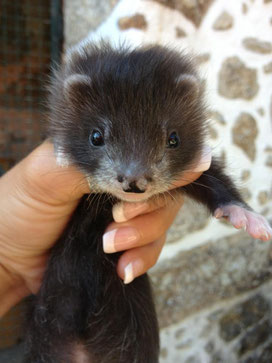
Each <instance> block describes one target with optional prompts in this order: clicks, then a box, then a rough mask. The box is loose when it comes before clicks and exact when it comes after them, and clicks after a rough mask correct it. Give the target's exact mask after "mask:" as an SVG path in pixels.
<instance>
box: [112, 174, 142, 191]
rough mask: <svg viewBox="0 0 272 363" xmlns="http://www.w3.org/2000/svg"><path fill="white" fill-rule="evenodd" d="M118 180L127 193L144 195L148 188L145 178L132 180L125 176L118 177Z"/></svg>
mask: <svg viewBox="0 0 272 363" xmlns="http://www.w3.org/2000/svg"><path fill="white" fill-rule="evenodd" d="M117 180H118V181H119V183H120V184H121V186H122V189H123V191H124V192H126V193H144V192H145V191H146V188H147V180H146V178H144V177H141V178H139V179H132V178H129V177H125V176H123V175H118V176H117Z"/></svg>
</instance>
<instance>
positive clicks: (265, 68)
mask: <svg viewBox="0 0 272 363" xmlns="http://www.w3.org/2000/svg"><path fill="white" fill-rule="evenodd" d="M263 71H264V73H272V62H269V63H267V64H266V65H265V66H263Z"/></svg>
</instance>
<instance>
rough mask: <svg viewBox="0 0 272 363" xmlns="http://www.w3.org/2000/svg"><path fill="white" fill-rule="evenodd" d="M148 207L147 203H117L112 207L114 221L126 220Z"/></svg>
mask: <svg viewBox="0 0 272 363" xmlns="http://www.w3.org/2000/svg"><path fill="white" fill-rule="evenodd" d="M147 209H148V203H145V202H144V203H117V204H115V205H114V206H113V208H112V214H113V219H114V220H115V222H126V221H128V220H129V219H132V218H134V217H136V216H137V215H139V214H141V213H143V212H144V211H146V210H147Z"/></svg>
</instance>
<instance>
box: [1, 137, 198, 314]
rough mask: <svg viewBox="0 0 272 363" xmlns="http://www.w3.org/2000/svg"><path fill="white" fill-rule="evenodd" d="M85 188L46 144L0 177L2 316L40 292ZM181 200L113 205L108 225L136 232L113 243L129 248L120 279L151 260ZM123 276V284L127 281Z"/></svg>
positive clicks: (120, 267)
mask: <svg viewBox="0 0 272 363" xmlns="http://www.w3.org/2000/svg"><path fill="white" fill-rule="evenodd" d="M200 174H201V173H199V172H195V173H193V174H190V173H189V174H188V175H186V176H185V175H184V176H183V179H186V183H188V182H190V181H193V180H194V179H196V178H198V177H199V175H200ZM186 183H185V182H180V183H177V184H176V185H175V186H178V185H184V184H186ZM88 192H90V191H89V187H88V185H87V182H86V179H85V177H84V176H83V175H82V174H81V173H80V172H79V171H78V170H77V169H76V168H75V167H73V166H71V165H70V166H68V167H66V168H62V167H60V166H59V165H57V163H56V159H55V156H54V150H53V146H52V144H50V143H49V142H45V143H43V144H42V145H41V146H39V147H38V148H37V149H35V150H34V151H33V152H32V153H31V154H30V155H29V156H28V157H26V158H25V159H24V160H22V161H21V162H20V163H19V164H18V165H16V166H15V167H14V168H13V169H11V170H10V171H9V172H8V173H6V174H5V175H4V176H3V177H2V178H1V179H0V200H1V202H0V220H1V229H0V278H1V282H2V284H1V287H0V301H1V304H0V315H1V314H3V313H4V312H6V311H7V310H8V309H9V308H10V307H11V306H12V305H14V304H16V303H17V302H18V301H19V300H20V299H21V298H23V297H25V296H27V295H29V294H30V293H36V292H37V291H38V289H39V287H40V284H41V279H42V276H43V273H44V269H45V267H46V262H47V259H48V255H49V250H50V248H51V247H52V246H53V244H54V243H55V241H56V240H57V239H58V237H59V236H60V234H61V233H62V231H63V229H64V228H65V226H66V224H67V222H68V220H69V219H70V217H71V215H72V213H73V211H74V209H75V208H76V206H77V203H78V201H79V199H80V198H81V197H82V195H83V194H85V193H88ZM166 202H167V203H166ZM181 204H182V199H181V197H175V202H173V200H172V199H170V198H169V197H167V196H166V197H165V199H158V200H157V202H154V201H151V202H148V204H147V205H146V209H142V211H141V208H142V207H141V208H139V205H138V209H137V205H134V206H132V205H129V203H125V204H121V205H119V206H116V207H115V208H114V210H113V215H114V219H115V221H116V222H114V223H113V224H111V225H110V226H109V229H111V230H112V229H116V228H117V229H118V230H120V229H122V228H123V227H129V228H134V229H135V230H137V231H138V233H139V238H138V240H137V241H134V243H131V241H129V240H127V243H125V244H123V245H122V246H120V245H119V246H117V247H116V248H117V249H118V250H126V249H128V251H126V252H124V254H123V255H122V256H121V258H120V261H119V263H118V274H119V275H120V277H121V278H125V275H127V276H128V272H126V274H125V268H127V266H131V267H133V268H132V269H131V267H129V269H130V270H131V272H132V276H133V277H136V276H138V275H139V274H141V273H144V272H145V271H146V270H147V269H148V268H149V267H150V266H151V265H152V264H154V263H155V261H156V259H157V258H158V255H159V252H160V250H161V248H162V245H163V242H164V238H165V237H164V235H165V232H166V229H167V228H168V227H169V226H170V224H171V223H172V221H173V219H174V217H175V215H176V213H177V211H178V209H179V208H180V206H181ZM118 218H119V219H118ZM120 218H121V220H120ZM122 218H123V220H122ZM118 221H119V223H118ZM120 222H121V223H120ZM109 229H108V230H107V232H108V231H109ZM104 240H105V238H104ZM148 256H149V257H148ZM134 261H135V263H134ZM130 263H132V265H129V264H130ZM140 264H141V266H140ZM136 266H138V267H137V268H135V267H136ZM134 270H135V271H134ZM126 271H128V268H127V270H126ZM130 275H131V273H130ZM127 276H126V282H129V281H128V277H127ZM130 279H131V278H130Z"/></svg>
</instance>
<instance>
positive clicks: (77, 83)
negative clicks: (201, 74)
mask: <svg viewBox="0 0 272 363" xmlns="http://www.w3.org/2000/svg"><path fill="white" fill-rule="evenodd" d="M49 106H50V110H51V114H50V127H49V136H50V137H51V139H52V140H53V142H54V144H55V147H56V150H57V153H58V157H60V159H61V160H62V161H63V160H64V161H65V162H66V161H68V162H69V163H72V164H74V165H76V166H77V167H78V168H79V169H80V170H81V171H82V172H83V173H84V174H85V175H86V178H87V179H88V182H89V185H90V188H91V191H92V192H95V193H101V194H102V197H101V198H98V197H97V195H91V196H84V197H83V198H82V200H81V202H80V204H79V206H78V207H77V210H76V211H75V213H74V215H73V217H72V218H71V221H70V223H69V225H68V226H67V228H66V230H65V232H64V233H63V235H62V236H61V237H60V239H59V240H58V241H57V243H56V245H55V247H54V248H53V250H52V254H51V258H50V261H49V265H48V269H47V272H46V274H45V277H44V281H43V284H42V287H41V290H40V292H39V293H38V295H37V296H36V298H35V303H34V305H33V308H32V312H31V317H30V322H29V332H28V336H27V347H28V352H27V355H26V360H25V362H27V363H51V362H52V363H62V362H65V363H75V362H76V363H79V362H81V363H85V362H86V363H89V362H94V363H102V362H103V363H156V362H158V354H159V338H158V325H157V319H156V314H155V309H154V305H153V300H152V293H151V289H150V285H149V281H148V277H147V275H144V276H141V277H139V278H136V279H135V280H134V281H133V282H132V283H130V284H128V285H125V284H124V283H123V281H122V280H121V279H120V278H119V277H118V276H117V273H116V262H117V260H118V257H119V254H109V255H106V254H105V253H104V252H103V249H102V235H103V233H104V230H105V228H106V227H107V225H108V224H109V223H110V221H111V220H112V216H111V209H112V205H113V204H114V202H115V201H116V198H117V199H121V200H128V201H139V200H145V199H148V198H152V197H153V196H154V195H157V194H159V193H164V192H166V191H167V190H168V188H169V187H170V185H171V184H172V183H173V181H175V180H176V179H178V178H180V177H181V176H182V173H183V172H185V171H186V170H189V169H190V168H192V166H193V165H194V163H195V162H196V160H197V158H198V157H199V156H200V155H201V152H202V150H203V144H204V137H205V127H206V117H205V107H204V105H203V97H202V94H201V89H200V84H199V81H198V78H197V74H196V72H195V70H194V67H193V66H192V63H191V61H190V59H188V58H187V57H185V56H183V55H179V54H177V53H175V52H173V51H170V50H168V49H165V48H162V47H157V46H154V47H149V48H141V49H138V50H134V51H130V50H127V49H119V50H113V49H112V48H111V47H110V46H108V45H105V44H104V45H101V46H100V47H94V46H89V47H87V48H86V49H85V50H82V51H81V53H77V52H76V53H74V54H72V55H71V56H70V57H69V59H68V61H67V63H66V64H64V65H63V67H62V68H61V69H60V71H58V72H57V73H56V77H55V79H54V80H53V81H52V86H51V97H50V100H49ZM180 191H181V192H185V193H187V195H189V196H191V197H192V198H194V199H196V200H197V201H199V202H201V203H203V204H204V205H205V206H206V207H207V208H208V209H209V210H210V212H211V213H213V214H215V216H216V217H221V216H225V217H228V218H229V220H230V221H231V222H232V223H233V224H234V225H235V226H236V227H242V226H245V227H246V228H247V230H248V231H249V233H250V234H252V235H254V236H255V237H257V238H263V239H268V238H269V237H271V229H270V227H269V226H268V224H267V222H266V221H265V220H264V219H263V218H262V217H260V216H257V215H255V214H254V213H253V212H251V211H250V209H249V208H248V207H247V206H246V204H245V203H244V202H243V200H242V198H241V196H240V194H239V192H238V191H237V190H236V188H235V186H234V184H233V183H232V181H231V180H230V178H228V177H227V176H226V175H225V174H224V172H223V171H222V168H221V166H220V165H219V164H218V163H217V162H216V161H214V160H213V161H212V165H211V167H210V169H209V170H208V171H207V172H205V173H204V174H203V175H202V176H201V177H200V178H199V179H198V180H197V181H196V182H195V183H193V184H190V185H188V186H186V187H183V188H180ZM103 193H104V194H103Z"/></svg>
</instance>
